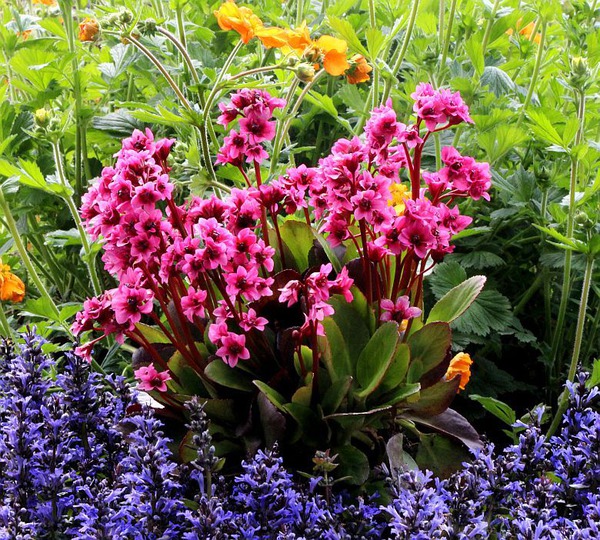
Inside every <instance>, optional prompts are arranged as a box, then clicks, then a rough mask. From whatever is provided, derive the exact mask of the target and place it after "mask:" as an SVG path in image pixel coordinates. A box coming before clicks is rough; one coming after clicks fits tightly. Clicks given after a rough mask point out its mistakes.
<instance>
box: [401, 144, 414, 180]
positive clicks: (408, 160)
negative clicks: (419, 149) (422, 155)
mask: <svg viewBox="0 0 600 540" xmlns="http://www.w3.org/2000/svg"><path fill="white" fill-rule="evenodd" d="M402 147H403V148H404V155H405V156H406V165H407V166H408V172H409V174H410V177H411V178H412V175H413V162H412V158H411V157H410V150H409V148H408V145H407V144H406V143H402Z"/></svg>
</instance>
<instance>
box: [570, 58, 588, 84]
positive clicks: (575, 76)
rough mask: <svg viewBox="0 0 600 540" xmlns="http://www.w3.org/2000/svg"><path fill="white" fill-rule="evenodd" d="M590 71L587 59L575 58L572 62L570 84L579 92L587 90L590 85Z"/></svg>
mask: <svg viewBox="0 0 600 540" xmlns="http://www.w3.org/2000/svg"><path fill="white" fill-rule="evenodd" d="M590 75H591V72H590V69H589V66H588V61H587V59H586V58H582V57H581V56H574V57H573V58H572V60H571V75H570V77H569V82H570V83H571V86H572V87H573V88H575V89H577V90H581V91H583V90H585V89H586V88H587V87H588V86H589V85H590Z"/></svg>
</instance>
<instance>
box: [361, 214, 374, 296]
mask: <svg viewBox="0 0 600 540" xmlns="http://www.w3.org/2000/svg"><path fill="white" fill-rule="evenodd" d="M358 223H359V227H360V239H361V242H362V245H363V264H364V267H365V273H366V274H367V303H369V304H371V303H372V302H373V276H372V275H371V261H369V257H368V256H367V231H366V228H365V220H364V219H361V220H359V222H358Z"/></svg>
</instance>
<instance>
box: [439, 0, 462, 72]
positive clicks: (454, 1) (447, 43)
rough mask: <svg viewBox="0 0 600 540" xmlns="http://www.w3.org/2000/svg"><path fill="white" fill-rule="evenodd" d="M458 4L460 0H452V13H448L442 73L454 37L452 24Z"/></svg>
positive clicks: (441, 62) (441, 64)
mask: <svg viewBox="0 0 600 540" xmlns="http://www.w3.org/2000/svg"><path fill="white" fill-rule="evenodd" d="M456 4H458V0H452V4H450V14H449V15H448V26H447V27H446V37H445V39H444V44H443V46H442V59H441V61H440V69H439V72H440V73H441V72H442V70H443V69H444V67H445V66H446V58H448V50H449V49H450V38H451V37H452V25H453V24H454V14H455V13H456ZM440 82H441V81H440Z"/></svg>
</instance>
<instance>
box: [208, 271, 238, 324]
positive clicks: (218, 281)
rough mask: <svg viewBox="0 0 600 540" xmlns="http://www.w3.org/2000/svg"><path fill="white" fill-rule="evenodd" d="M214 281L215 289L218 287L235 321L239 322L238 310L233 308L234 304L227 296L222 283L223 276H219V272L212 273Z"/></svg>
mask: <svg viewBox="0 0 600 540" xmlns="http://www.w3.org/2000/svg"><path fill="white" fill-rule="evenodd" d="M214 283H215V285H216V286H217V289H219V292H220V293H221V295H222V296H223V300H225V303H226V304H227V306H228V307H229V309H230V311H231V314H232V315H233V318H234V320H235V322H236V323H238V324H239V322H240V321H241V317H240V316H239V314H238V312H237V311H236V309H235V305H234V304H233V303H232V302H231V299H230V298H229V295H228V294H227V288H226V287H225V284H224V283H223V276H221V274H217V273H215V274H214Z"/></svg>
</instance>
